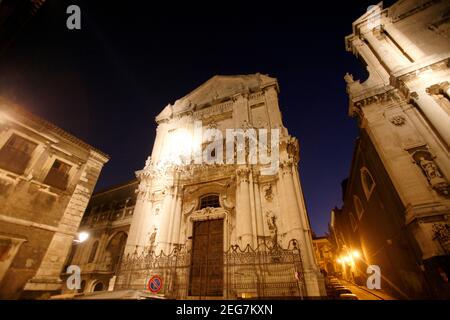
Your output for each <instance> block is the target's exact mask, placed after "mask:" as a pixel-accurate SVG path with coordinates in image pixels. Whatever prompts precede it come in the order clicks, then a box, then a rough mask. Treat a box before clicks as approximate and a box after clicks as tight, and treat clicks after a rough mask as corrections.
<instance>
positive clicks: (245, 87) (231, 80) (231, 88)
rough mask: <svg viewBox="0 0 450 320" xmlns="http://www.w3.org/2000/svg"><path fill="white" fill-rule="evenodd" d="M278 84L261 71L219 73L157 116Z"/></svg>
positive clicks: (195, 107) (164, 116)
mask: <svg viewBox="0 0 450 320" xmlns="http://www.w3.org/2000/svg"><path fill="white" fill-rule="evenodd" d="M273 84H275V85H276V84H277V80H276V79H275V78H272V77H269V76H267V75H262V74H259V73H256V74H250V75H233V76H222V75H217V76H214V77H212V78H211V79H209V80H208V81H206V82H205V83H203V84H202V85H201V86H199V87H198V88H196V89H195V90H194V91H192V92H190V93H189V94H187V95H186V96H184V97H183V98H181V99H178V100H177V101H175V103H174V104H173V105H168V106H167V107H166V108H164V110H163V111H162V112H161V113H160V114H159V115H158V116H157V121H158V119H159V118H166V117H167V116H170V115H171V114H177V113H180V112H184V111H186V110H199V109H201V108H203V107H205V106H208V105H210V104H213V103H216V102H220V101H223V100H227V99H229V98H231V97H232V96H234V95H236V94H239V93H243V92H256V91H259V90H261V89H262V88H264V87H266V86H269V85H273Z"/></svg>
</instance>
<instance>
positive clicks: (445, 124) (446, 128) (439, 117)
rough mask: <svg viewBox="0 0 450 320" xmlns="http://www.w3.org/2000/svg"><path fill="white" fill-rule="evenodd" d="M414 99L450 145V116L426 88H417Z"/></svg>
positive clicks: (444, 140)
mask: <svg viewBox="0 0 450 320" xmlns="http://www.w3.org/2000/svg"><path fill="white" fill-rule="evenodd" d="M413 99H414V101H415V102H416V103H417V105H418V106H419V108H420V110H422V112H423V114H424V115H425V117H426V118H427V120H428V121H429V122H430V124H431V125H432V126H433V128H434V129H435V130H436V131H437V132H438V134H439V135H440V136H441V138H442V140H443V142H444V143H445V144H446V145H447V146H450V116H449V115H448V114H447V113H446V112H445V110H444V109H443V108H442V107H441V106H440V105H439V104H438V103H437V102H436V101H435V100H434V99H433V98H432V97H431V96H430V95H429V94H428V93H427V92H426V90H424V89H419V90H416V94H414V97H413Z"/></svg>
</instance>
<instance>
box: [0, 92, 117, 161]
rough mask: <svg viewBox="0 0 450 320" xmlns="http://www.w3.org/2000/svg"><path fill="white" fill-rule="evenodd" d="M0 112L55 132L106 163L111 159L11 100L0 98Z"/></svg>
mask: <svg viewBox="0 0 450 320" xmlns="http://www.w3.org/2000/svg"><path fill="white" fill-rule="evenodd" d="M0 110H4V111H5V112H7V113H8V111H11V112H13V113H17V114H19V115H22V116H24V117H25V118H27V119H29V120H31V121H33V122H36V123H38V124H41V125H42V126H43V127H45V128H46V129H49V130H51V131H53V132H55V133H56V134H58V135H60V136H61V137H62V138H65V139H67V140H69V141H70V142H73V143H75V144H77V145H79V146H80V147H82V148H85V149H89V150H90V151H94V152H97V153H98V154H100V155H101V156H103V157H105V158H106V161H105V162H107V161H108V160H109V159H110V158H111V157H110V156H109V155H108V154H106V153H104V152H103V151H101V150H99V149H97V148H95V147H93V146H92V145H90V144H88V143H87V142H84V141H83V140H81V139H80V138H77V137H76V136H74V135H73V134H71V133H69V132H67V131H65V130H64V129H61V128H60V127H58V126H57V125H55V124H53V123H51V122H49V121H47V120H45V119H44V118H42V117H40V116H37V115H35V114H34V113H31V112H30V111H28V110H26V109H25V108H23V107H21V106H19V105H18V104H17V103H14V102H12V101H10V100H9V99H6V98H5V97H2V96H0Z"/></svg>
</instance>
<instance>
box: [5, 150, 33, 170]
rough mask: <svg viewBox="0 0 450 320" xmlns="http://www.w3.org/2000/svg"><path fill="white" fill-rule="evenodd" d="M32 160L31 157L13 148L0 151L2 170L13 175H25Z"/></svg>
mask: <svg viewBox="0 0 450 320" xmlns="http://www.w3.org/2000/svg"><path fill="white" fill-rule="evenodd" d="M30 159H31V155H29V154H28V153H26V152H24V151H21V150H18V149H15V148H13V147H11V146H8V145H6V146H4V147H3V148H2V149H0V168H2V169H5V170H8V171H11V172H13V173H16V174H23V173H24V171H25V169H26V167H27V165H28V162H29V161H30Z"/></svg>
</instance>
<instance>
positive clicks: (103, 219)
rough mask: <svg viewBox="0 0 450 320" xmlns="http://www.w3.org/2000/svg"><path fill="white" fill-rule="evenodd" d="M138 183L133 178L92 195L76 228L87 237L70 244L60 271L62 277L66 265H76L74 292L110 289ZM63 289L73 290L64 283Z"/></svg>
mask: <svg viewBox="0 0 450 320" xmlns="http://www.w3.org/2000/svg"><path fill="white" fill-rule="evenodd" d="M138 184H139V182H138V181H137V180H136V179H135V180H132V181H129V182H127V183H124V184H121V185H118V186H114V187H111V188H108V189H107V190H102V191H99V192H96V193H95V194H93V195H92V197H91V200H90V201H89V205H88V207H87V209H86V212H85V214H84V216H83V220H82V221H81V224H80V229H79V232H86V233H87V234H88V235H89V238H88V239H87V240H86V241H84V242H82V243H74V244H73V246H72V250H71V252H70V254H69V256H68V258H67V263H66V267H65V268H64V270H63V274H62V278H63V279H64V280H66V279H67V277H68V276H70V274H67V273H66V270H67V267H69V266H70V265H75V266H79V267H80V270H81V279H80V289H78V290H76V291H77V292H94V291H104V290H113V288H114V283H115V279H116V275H117V271H118V270H119V267H120V262H121V258H122V256H123V252H124V249H125V244H126V241H127V237H128V233H129V230H130V224H131V220H132V218H133V212H134V206H135V204H136V189H137V187H138ZM63 291H64V293H73V290H72V289H69V288H67V286H64V287H63Z"/></svg>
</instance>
